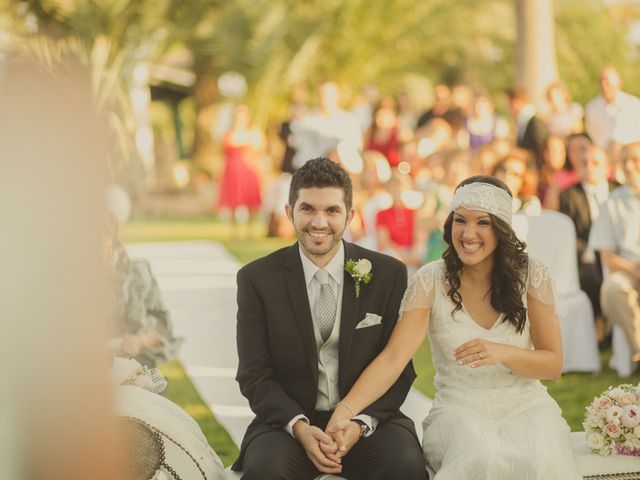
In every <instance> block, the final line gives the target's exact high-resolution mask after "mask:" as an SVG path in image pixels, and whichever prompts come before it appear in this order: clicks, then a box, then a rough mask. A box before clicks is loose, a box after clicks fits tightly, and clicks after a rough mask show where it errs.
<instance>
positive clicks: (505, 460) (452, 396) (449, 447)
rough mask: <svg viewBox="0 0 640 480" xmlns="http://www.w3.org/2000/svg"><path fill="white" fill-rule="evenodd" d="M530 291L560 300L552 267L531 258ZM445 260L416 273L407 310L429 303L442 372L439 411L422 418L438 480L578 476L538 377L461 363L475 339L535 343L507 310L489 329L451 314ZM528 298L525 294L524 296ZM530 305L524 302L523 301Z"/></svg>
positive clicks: (564, 431) (565, 430) (563, 427)
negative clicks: (463, 349)
mask: <svg viewBox="0 0 640 480" xmlns="http://www.w3.org/2000/svg"><path fill="white" fill-rule="evenodd" d="M527 287H528V293H529V295H531V296H533V297H534V298H536V299H538V300H541V301H542V302H544V303H545V304H552V303H553V302H554V294H553V287H552V282H551V279H550V277H549V273H548V270H547V268H546V267H545V266H544V265H543V264H542V263H541V262H539V261H537V260H536V259H533V258H530V260H529V277H528V281H527ZM447 290H448V283H446V279H445V265H444V262H443V261H442V260H440V261H437V262H433V263H430V264H427V265H425V266H424V267H422V268H421V269H420V270H419V271H418V272H417V273H416V274H415V276H414V277H413V279H412V281H411V283H410V284H409V287H408V289H407V292H406V294H405V297H404V299H403V302H402V306H401V311H406V310H412V309H416V308H431V309H432V310H431V318H430V325H429V342H430V344H431V354H432V356H433V363H434V366H435V369H436V376H435V386H436V389H437V393H436V397H435V400H434V404H433V408H432V409H431V411H430V413H429V415H428V416H427V418H426V419H425V421H424V424H423V426H424V440H423V448H424V453H425V458H426V461H427V463H428V464H429V466H430V467H431V468H432V469H433V470H434V471H435V472H437V473H436V477H435V478H436V479H437V480H461V479H469V480H470V479H482V480H486V479H491V480H515V479H518V480H553V479H557V480H571V479H580V478H582V477H581V476H579V475H578V473H577V471H576V467H575V464H574V460H573V455H572V452H571V447H570V443H569V427H568V426H567V424H566V422H565V421H564V419H563V418H562V416H561V411H560V408H559V407H558V405H557V404H556V402H555V401H554V400H553V399H552V398H551V397H550V396H549V394H548V393H547V390H546V387H544V386H543V385H542V384H541V383H540V381H538V380H531V379H527V378H524V377H522V376H520V375H516V374H514V373H513V372H511V371H510V370H509V369H508V368H506V367H504V366H502V365H489V366H483V367H481V368H470V367H469V366H460V365H458V364H457V363H456V362H455V361H454V360H453V351H454V350H455V349H456V348H457V347H458V346H460V345H461V344H462V343H464V342H467V341H469V340H472V339H474V338H485V339H487V340H490V341H493V342H499V343H505V344H511V345H516V346H519V347H523V348H533V344H532V342H531V335H530V328H529V320H528V319H527V323H526V325H525V328H524V331H523V332H522V333H521V334H518V333H516V331H515V328H514V327H513V326H512V324H511V323H509V322H503V321H502V320H503V319H502V315H501V316H500V317H499V318H498V320H497V321H496V323H495V324H494V325H493V327H491V328H490V329H486V328H483V327H481V326H480V325H478V324H477V323H476V322H475V321H474V320H473V318H471V317H470V316H469V315H468V314H467V313H466V311H465V310H464V309H463V310H458V311H457V312H456V313H455V314H453V315H452V313H451V312H452V310H453V309H454V306H455V304H454V303H453V302H452V301H451V299H450V298H449V296H448V295H447ZM524 297H525V298H524V301H525V302H526V300H527V299H526V295H524ZM525 305H526V303H525Z"/></svg>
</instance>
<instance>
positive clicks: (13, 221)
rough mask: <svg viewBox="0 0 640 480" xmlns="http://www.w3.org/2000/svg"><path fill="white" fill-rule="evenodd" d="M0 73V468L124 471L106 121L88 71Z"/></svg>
mask: <svg viewBox="0 0 640 480" xmlns="http://www.w3.org/2000/svg"><path fill="white" fill-rule="evenodd" d="M1 73H2V76H1V77H0V148H2V154H1V158H2V166H3V175H2V178H3V180H4V181H3V185H2V188H0V219H1V221H2V225H3V235H2V236H3V241H2V248H1V249H0V264H1V265H2V269H1V270H0V271H1V272H2V277H1V279H0V292H2V297H1V301H2V304H3V309H4V310H3V315H2V316H1V317H0V318H1V320H0V328H1V329H2V332H4V334H3V335H2V340H0V342H1V344H0V375H1V376H2V378H3V380H4V382H3V387H2V389H0V478H2V479H12V480H22V479H29V480H31V479H33V480H36V479H46V480H58V479H59V480H87V479H92V480H116V479H117V480H119V479H121V478H123V476H122V475H121V472H120V471H119V465H120V461H119V458H120V455H119V452H118V450H117V446H116V445H117V442H116V434H115V429H114V425H113V422H112V420H111V414H112V412H111V394H110V385H109V382H108V361H107V356H106V353H105V354H102V353H101V352H103V351H104V341H105V334H106V324H105V321H104V314H103V311H102V306H103V303H104V301H103V296H102V292H103V291H104V288H105V287H104V284H103V276H104V275H103V274H104V268H103V261H102V255H101V254H102V252H101V241H100V232H101V230H100V228H101V225H102V219H103V213H102V211H101V207H102V195H101V192H103V191H104V182H103V172H104V170H105V169H104V154H105V145H104V143H103V141H102V138H101V135H100V133H101V132H103V131H104V130H105V126H104V125H102V124H101V123H100V122H99V121H98V120H97V117H96V115H95V114H94V112H93V111H92V107H91V105H92V102H91V92H90V82H89V78H88V77H85V76H83V75H81V74H79V73H78V72H77V70H75V69H74V68H69V67H68V66H67V67H65V68H64V69H62V68H60V69H56V68H48V69H46V70H45V69H44V68H41V67H39V66H36V65H35V64H33V63H29V62H22V63H18V62H15V63H13V62H10V63H8V64H5V65H4V66H3V70H2V72H1Z"/></svg>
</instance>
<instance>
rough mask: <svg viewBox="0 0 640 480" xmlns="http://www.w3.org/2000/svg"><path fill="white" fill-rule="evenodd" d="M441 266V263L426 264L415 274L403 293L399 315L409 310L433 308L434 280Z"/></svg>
mask: <svg viewBox="0 0 640 480" xmlns="http://www.w3.org/2000/svg"><path fill="white" fill-rule="evenodd" d="M441 266H442V262H441V261H439V262H432V263H428V264H427V265H425V266H423V267H422V268H421V269H420V270H418V271H417V272H416V273H415V275H414V276H413V278H412V279H411V281H410V282H409V286H408V287H407V290H406V292H404V297H403V298H402V303H401V304H400V314H402V313H403V312H406V311H409V310H418V309H421V308H431V307H433V300H434V298H435V288H436V279H437V275H438V274H439V273H440V271H441Z"/></svg>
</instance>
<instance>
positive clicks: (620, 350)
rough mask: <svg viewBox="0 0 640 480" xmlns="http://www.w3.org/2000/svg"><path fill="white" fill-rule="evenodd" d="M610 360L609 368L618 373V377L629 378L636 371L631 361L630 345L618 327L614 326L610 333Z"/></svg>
mask: <svg viewBox="0 0 640 480" xmlns="http://www.w3.org/2000/svg"><path fill="white" fill-rule="evenodd" d="M611 350H612V352H611V358H610V359H609V367H611V368H612V369H613V370H616V371H617V372H618V376H620V377H629V376H631V374H632V373H633V371H634V370H635V369H636V367H637V365H635V364H634V363H633V362H632V361H631V356H632V352H631V345H629V340H627V336H626V335H625V334H624V330H623V329H622V327H621V326H620V325H614V326H613V329H612V332H611Z"/></svg>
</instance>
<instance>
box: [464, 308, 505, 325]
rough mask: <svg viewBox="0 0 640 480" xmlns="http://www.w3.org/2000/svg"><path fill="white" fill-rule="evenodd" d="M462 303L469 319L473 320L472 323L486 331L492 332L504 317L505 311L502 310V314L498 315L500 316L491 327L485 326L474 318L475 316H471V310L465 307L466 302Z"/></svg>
mask: <svg viewBox="0 0 640 480" xmlns="http://www.w3.org/2000/svg"><path fill="white" fill-rule="evenodd" d="M461 305H462V312H463V313H464V314H465V315H466V316H467V317H469V320H471V322H472V323H474V324H475V325H476V326H477V327H478V328H480V329H482V330H484V331H485V332H490V331H491V330H493V329H494V328H495V327H496V325H498V324H499V323H500V320H502V318H503V317H504V313H502V312H500V315H498V318H496V319H495V320H494V322H493V324H492V325H491V326H490V327H489V328H486V327H483V326H482V325H480V324H479V323H478V322H477V321H476V319H475V318H473V316H471V314H470V313H469V311H468V310H467V309H466V308H465V306H464V303H462V304H461Z"/></svg>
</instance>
